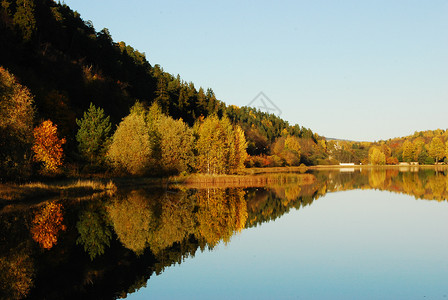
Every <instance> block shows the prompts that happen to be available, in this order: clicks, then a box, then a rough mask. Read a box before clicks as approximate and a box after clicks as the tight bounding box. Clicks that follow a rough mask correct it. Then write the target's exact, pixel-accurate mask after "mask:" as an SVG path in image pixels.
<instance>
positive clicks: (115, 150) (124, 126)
mask: <svg viewBox="0 0 448 300" xmlns="http://www.w3.org/2000/svg"><path fill="white" fill-rule="evenodd" d="M152 153H153V141H152V140H151V138H150V132H149V128H148V125H147V122H146V121H145V115H144V114H141V113H139V111H138V110H136V108H135V107H134V110H133V111H132V110H131V113H130V114H129V115H128V116H127V117H125V118H124V119H123V120H122V121H121V122H120V124H119V125H118V127H117V130H116V131H115V133H114V135H113V136H112V142H111V145H110V147H109V150H108V152H107V158H108V159H109V160H110V162H111V164H112V166H114V167H115V168H117V169H120V170H124V171H126V172H128V173H130V174H133V175H142V174H144V173H147V172H148V171H149V167H150V165H151V157H152V156H151V155H152Z"/></svg>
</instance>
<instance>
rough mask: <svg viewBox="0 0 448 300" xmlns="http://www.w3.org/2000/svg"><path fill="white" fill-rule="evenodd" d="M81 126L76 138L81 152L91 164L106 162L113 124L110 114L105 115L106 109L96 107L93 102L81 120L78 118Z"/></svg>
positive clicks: (77, 122)
mask: <svg viewBox="0 0 448 300" xmlns="http://www.w3.org/2000/svg"><path fill="white" fill-rule="evenodd" d="M76 124H78V126H79V130H78V133H77V134H76V140H77V141H78V149H79V152H80V153H81V154H82V155H83V156H84V158H86V159H87V160H88V161H89V162H90V163H91V164H95V165H100V164H102V163H103V162H104V157H105V154H106V151H107V147H108V146H109V145H108V143H109V134H110V130H111V127H112V126H111V124H110V121H109V116H107V117H106V116H105V114H104V110H103V109H101V108H99V107H98V108H96V107H95V105H93V103H90V107H89V109H88V111H87V112H85V113H84V116H83V118H82V119H81V120H78V119H77V120H76Z"/></svg>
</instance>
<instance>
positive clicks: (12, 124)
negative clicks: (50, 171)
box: [0, 67, 34, 178]
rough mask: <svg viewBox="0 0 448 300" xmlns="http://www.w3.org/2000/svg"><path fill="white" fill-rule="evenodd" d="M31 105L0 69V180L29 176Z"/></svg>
mask: <svg viewBox="0 0 448 300" xmlns="http://www.w3.org/2000/svg"><path fill="white" fill-rule="evenodd" d="M33 103H34V100H33V96H32V95H31V93H30V91H29V90H28V89H27V88H26V87H24V86H22V85H20V84H19V83H18V82H17V80H16V79H15V78H14V76H13V75H12V74H11V73H9V72H8V71H7V70H5V69H4V68H2V67H0V178H20V177H28V176H29V175H30V173H31V146H32V144H33V119H34V107H33Z"/></svg>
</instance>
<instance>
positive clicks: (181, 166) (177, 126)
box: [157, 116, 194, 173]
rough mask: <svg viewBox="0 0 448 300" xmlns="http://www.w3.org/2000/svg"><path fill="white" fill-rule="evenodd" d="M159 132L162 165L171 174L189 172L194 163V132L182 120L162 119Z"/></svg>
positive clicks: (163, 117) (159, 123)
mask: <svg viewBox="0 0 448 300" xmlns="http://www.w3.org/2000/svg"><path fill="white" fill-rule="evenodd" d="M157 130H158V133H159V134H160V148H161V149H160V150H161V161H160V164H161V166H162V167H163V169H165V170H166V171H167V172H169V173H173V172H174V173H180V172H184V171H187V170H188V168H189V167H190V166H191V165H192V163H193V157H194V153H193V149H194V143H193V142H194V136H193V130H192V129H191V128H190V127H188V125H187V124H185V123H184V122H183V121H182V120H174V119H173V118H171V117H168V116H162V117H160V119H159V121H158V124H157Z"/></svg>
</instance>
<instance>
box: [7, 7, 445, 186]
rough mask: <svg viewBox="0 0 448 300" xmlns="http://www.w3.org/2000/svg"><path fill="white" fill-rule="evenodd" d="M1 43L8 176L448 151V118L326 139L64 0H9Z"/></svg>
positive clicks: (210, 169)
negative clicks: (400, 131) (145, 48)
mask: <svg viewBox="0 0 448 300" xmlns="http://www.w3.org/2000/svg"><path fill="white" fill-rule="evenodd" d="M0 44H1V45H2V46H1V47H0V178H1V179H6V180H10V179H16V180H17V179H19V180H20V179H26V178H30V177H31V176H35V175H38V176H41V175H45V176H50V175H51V176H54V175H55V174H56V175H66V176H79V175H81V174H92V173H113V174H131V175H157V176H158V175H164V174H179V173H185V172H186V173H189V172H202V173H209V174H223V173H238V171H239V170H241V169H242V168H244V167H253V166H256V167H270V166H286V165H300V164H305V165H317V164H338V163H340V162H354V163H363V164H369V163H371V164H396V163H398V162H407V161H408V162H419V163H420V164H434V163H438V162H441V161H442V160H443V159H444V157H445V156H446V155H445V152H446V151H445V148H446V147H445V143H446V142H447V134H446V131H442V130H437V131H430V132H429V131H428V132H422V133H416V134H415V135H414V136H410V137H406V138H401V139H394V140H388V141H380V142H377V143H367V142H350V141H335V140H326V139H325V138H324V137H321V136H319V135H318V134H316V133H313V132H312V131H311V130H310V129H308V128H304V127H303V126H299V125H297V124H295V125H291V124H289V123H288V122H287V121H285V120H283V119H281V118H279V117H278V116H276V115H274V114H268V113H265V112H262V111H260V110H257V109H255V108H251V107H236V106H233V105H227V104H225V102H223V101H222V100H218V98H217V95H215V93H214V92H213V90H212V89H211V88H202V87H199V88H197V87H195V85H194V83H192V82H187V81H185V80H183V79H182V78H181V77H180V76H179V75H177V76H175V75H172V74H169V73H167V72H165V71H164V70H163V68H162V67H161V66H159V65H151V64H150V63H149V61H148V60H147V58H146V56H145V54H144V53H142V52H139V51H138V50H136V49H134V48H133V47H132V46H130V45H127V44H126V43H125V42H115V41H113V39H112V37H111V34H110V32H109V30H108V29H107V28H104V29H102V30H100V31H96V29H95V28H94V27H93V24H92V22H90V21H84V20H83V19H81V16H80V14H79V13H77V12H75V11H72V10H71V9H70V8H69V7H68V6H67V5H65V4H64V3H62V4H61V3H56V2H54V1H52V0H3V1H2V2H1V7H0ZM130 158H132V159H130Z"/></svg>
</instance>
